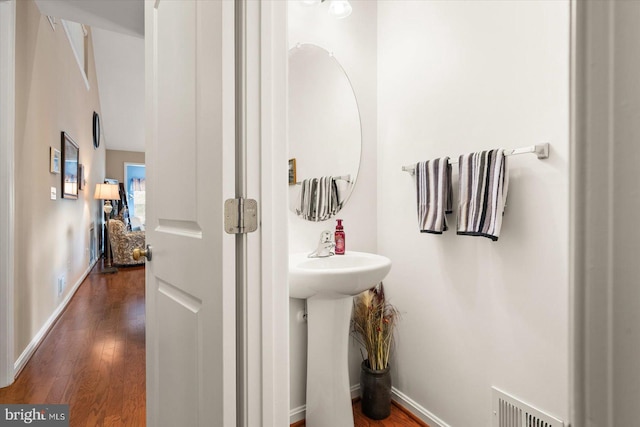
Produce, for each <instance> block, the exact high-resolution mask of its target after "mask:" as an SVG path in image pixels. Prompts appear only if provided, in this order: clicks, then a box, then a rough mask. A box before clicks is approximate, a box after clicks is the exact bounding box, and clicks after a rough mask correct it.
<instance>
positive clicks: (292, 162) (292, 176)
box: [289, 159, 297, 185]
mask: <svg viewBox="0 0 640 427" xmlns="http://www.w3.org/2000/svg"><path fill="white" fill-rule="evenodd" d="M296 181H297V176H296V159H289V185H295V184H296Z"/></svg>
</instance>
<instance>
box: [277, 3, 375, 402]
mask: <svg viewBox="0 0 640 427" xmlns="http://www.w3.org/2000/svg"><path fill="white" fill-rule="evenodd" d="M287 3H288V7H289V12H288V19H289V23H288V29H289V46H295V44H296V43H313V44H316V45H319V46H321V47H323V48H325V49H326V50H328V51H330V52H333V53H334V54H335V57H336V59H337V60H338V61H339V62H340V64H342V66H343V68H344V69H345V72H346V73H347V75H348V76H349V79H350V80H351V84H352V85H353V89H354V91H355V94H356V98H357V101H358V107H359V109H360V118H361V122H362V158H361V164H360V171H359V174H358V182H357V183H356V186H355V189H354V191H353V193H352V194H351V198H350V199H349V201H348V203H347V205H346V207H345V208H344V209H343V210H342V211H340V213H339V214H338V217H339V218H343V219H344V226H345V232H346V243H347V250H360V251H367V252H375V251H376V247H377V246H376V204H377V203H376V174H377V171H376V154H377V148H376V147H377V136H376V132H377V130H376V129H377V128H376V126H377V125H376V117H377V110H376V71H375V70H376V7H377V5H376V2H365V1H359V2H352V4H353V13H352V15H351V16H349V17H348V18H346V19H341V20H338V19H335V18H333V17H331V16H329V15H328V13H327V10H328V4H327V3H324V4H322V5H319V6H315V7H309V6H304V5H303V4H302V3H301V2H297V1H295V2H287ZM334 228H335V221H334V220H329V221H325V222H320V223H312V222H308V221H303V220H301V219H299V218H298V217H296V216H295V215H294V214H293V213H289V250H290V251H291V252H292V253H295V252H312V251H313V250H314V249H315V247H316V246H317V244H318V238H319V237H320V233H321V231H322V230H326V229H330V230H333V229H334ZM303 309H304V301H303V300H296V299H291V300H290V313H291V321H290V360H291V370H290V373H291V399H290V403H291V408H292V409H293V408H297V407H299V406H301V405H304V403H305V384H306V324H304V323H298V322H297V321H296V320H295V316H296V313H297V312H298V311H300V310H303ZM351 353H352V354H351V355H350V371H351V383H352V384H357V383H358V375H359V364H360V360H361V356H360V354H359V352H357V351H352V352H351Z"/></svg>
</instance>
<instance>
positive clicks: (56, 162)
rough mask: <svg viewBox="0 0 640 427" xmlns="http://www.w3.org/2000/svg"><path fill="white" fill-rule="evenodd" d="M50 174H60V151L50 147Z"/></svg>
mask: <svg viewBox="0 0 640 427" xmlns="http://www.w3.org/2000/svg"><path fill="white" fill-rule="evenodd" d="M49 172H51V173H60V150H57V149H55V148H53V147H49Z"/></svg>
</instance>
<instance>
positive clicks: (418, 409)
mask: <svg viewBox="0 0 640 427" xmlns="http://www.w3.org/2000/svg"><path fill="white" fill-rule="evenodd" d="M391 395H392V397H391V398H392V399H393V400H395V401H396V402H398V403H399V404H401V405H402V406H404V407H405V408H406V409H407V410H408V411H409V412H411V413H412V414H413V415H415V416H416V417H418V418H420V420H422V421H424V422H425V423H427V424H428V425H429V426H430V427H450V426H449V424H447V423H445V422H444V421H442V420H441V419H440V418H438V417H437V416H436V415H434V414H433V413H431V412H429V410H427V409H426V408H425V407H424V406H421V405H420V404H419V403H418V402H416V401H415V400H413V399H412V398H410V397H409V396H407V395H406V394H404V393H403V392H401V391H400V390H398V389H397V388H395V387H391Z"/></svg>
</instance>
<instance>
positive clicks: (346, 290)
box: [289, 251, 391, 427]
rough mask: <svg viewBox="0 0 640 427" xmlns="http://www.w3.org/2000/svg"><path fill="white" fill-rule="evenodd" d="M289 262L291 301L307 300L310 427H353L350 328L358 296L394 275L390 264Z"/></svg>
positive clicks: (346, 258)
mask: <svg viewBox="0 0 640 427" xmlns="http://www.w3.org/2000/svg"><path fill="white" fill-rule="evenodd" d="M307 255H308V254H307V253H303V254H293V255H290V256H289V296H291V297H292V298H303V299H306V300H307V333H308V335H307V405H306V421H305V425H306V426H307V427H353V425H354V424H353V410H352V407H351V390H350V387H349V366H348V350H349V322H350V319H351V308H352V306H353V298H352V297H353V296H355V295H358V294H359V293H361V292H363V291H365V290H367V289H369V288H371V287H373V286H374V285H376V284H377V283H378V282H380V281H381V280H382V279H384V278H385V276H386V275H387V273H389V270H391V260H389V258H387V257H384V256H381V255H375V254H369V253H365V252H352V251H349V252H347V253H345V254H344V255H334V256H331V257H326V258H309V257H308V256H307Z"/></svg>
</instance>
